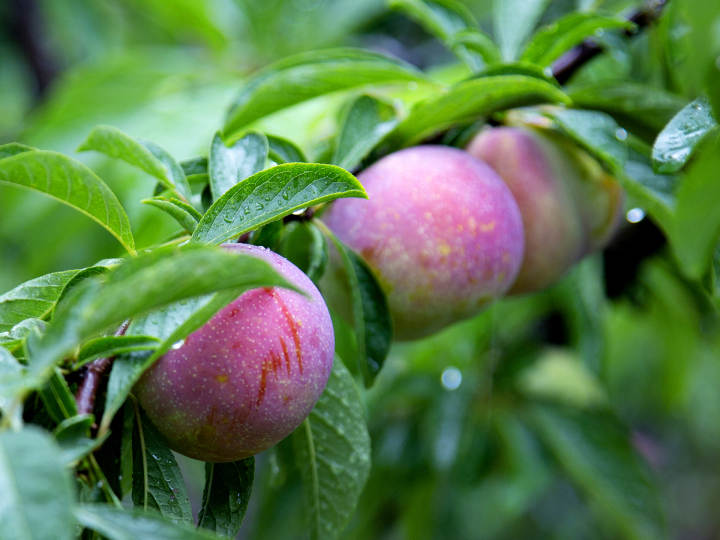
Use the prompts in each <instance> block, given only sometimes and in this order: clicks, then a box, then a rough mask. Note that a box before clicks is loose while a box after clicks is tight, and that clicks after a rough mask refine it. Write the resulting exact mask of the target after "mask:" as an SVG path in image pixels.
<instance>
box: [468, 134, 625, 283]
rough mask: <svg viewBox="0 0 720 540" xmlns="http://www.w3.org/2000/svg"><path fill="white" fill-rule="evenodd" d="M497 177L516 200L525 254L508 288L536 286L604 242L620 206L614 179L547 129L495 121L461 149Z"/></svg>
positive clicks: (552, 279) (557, 275) (550, 280)
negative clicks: (475, 158) (501, 124)
mask: <svg viewBox="0 0 720 540" xmlns="http://www.w3.org/2000/svg"><path fill="white" fill-rule="evenodd" d="M467 150H468V152H469V153H470V154H472V155H473V156H475V157H477V158H479V159H481V160H483V161H485V162H486V163H487V164H488V165H490V166H491V167H492V168H493V169H495V171H497V173H498V174H499V175H500V177H501V178H502V179H503V180H504V181H505V183H506V184H507V185H508V187H509V188H510V190H511V191H512V193H513V195H514V196H515V200H516V201H517V203H518V206H519V207H520V213H521V214H522V219H523V224H524V228H525V257H524V259H523V264H522V268H521V269H520V273H519V275H518V278H517V280H516V282H515V284H514V285H513V286H512V288H511V289H510V293H511V294H521V293H528V292H533V291H537V290H540V289H543V288H545V287H547V286H549V285H551V284H553V283H554V282H555V281H557V280H558V279H560V278H561V277H562V276H563V275H564V274H565V273H566V272H567V271H568V269H569V268H570V267H571V266H572V265H573V264H575V263H576V262H577V261H579V260H580V259H581V258H582V257H584V256H585V255H587V254H588V253H590V252H592V251H594V250H596V249H599V248H601V247H603V246H605V245H606V244H607V242H608V241H609V240H610V238H611V237H612V234H613V233H614V232H615V230H616V229H617V226H618V223H619V218H620V216H621V210H622V205H623V193H622V189H621V188H620V185H619V184H618V182H617V181H616V180H615V179H614V178H612V177H611V176H609V175H608V174H607V173H605V171H603V169H602V168H601V167H600V165H599V164H598V163H597V162H596V161H595V160H593V159H592V158H591V157H590V156H589V155H588V154H586V153H585V152H584V151H582V150H581V149H579V148H578V147H576V146H575V145H573V144H572V143H570V142H569V141H567V140H565V139H563V138H561V137H560V136H558V135H555V134H553V133H551V132H543V131H540V130H538V129H532V128H524V127H523V128H521V127H497V128H490V129H486V130H485V131H482V132H481V133H479V134H478V135H477V136H476V137H475V138H474V139H473V140H472V141H471V143H470V145H469V146H468V148H467Z"/></svg>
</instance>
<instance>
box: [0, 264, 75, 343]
mask: <svg viewBox="0 0 720 540" xmlns="http://www.w3.org/2000/svg"><path fill="white" fill-rule="evenodd" d="M77 273H78V270H66V271H64V272H54V273H52V274H46V275H44V276H40V277H37V278H35V279H31V280H30V281H26V282H25V283H21V284H20V285H18V286H17V287H15V288H14V289H12V290H10V291H8V292H6V293H5V294H2V295H0V332H7V331H10V330H11V329H12V328H13V327H14V326H15V325H16V324H18V323H20V322H22V321H24V320H25V319H30V318H35V319H42V318H44V317H46V316H47V315H48V314H49V313H50V312H51V311H52V309H53V308H54V307H55V303H56V302H57V300H58V299H59V298H60V293H61V292H62V290H63V287H65V285H66V284H67V283H68V281H70V280H71V279H72V278H73V277H74V276H75V275H76V274H77Z"/></svg>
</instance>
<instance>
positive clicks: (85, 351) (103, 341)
mask: <svg viewBox="0 0 720 540" xmlns="http://www.w3.org/2000/svg"><path fill="white" fill-rule="evenodd" d="M159 344H160V340H159V339H158V338H156V337H153V336H138V335H132V336H131V335H123V336H102V337H99V338H94V339H91V340H90V341H87V342H86V343H83V346H82V347H80V350H79V351H78V354H77V362H76V364H75V366H73V368H74V369H77V368H79V367H80V366H82V365H84V364H87V363H88V362H92V361H93V360H95V359H97V358H102V357H108V356H116V355H118V354H123V353H128V352H134V351H148V350H153V349H155V348H156V347H157V346H158V345H159Z"/></svg>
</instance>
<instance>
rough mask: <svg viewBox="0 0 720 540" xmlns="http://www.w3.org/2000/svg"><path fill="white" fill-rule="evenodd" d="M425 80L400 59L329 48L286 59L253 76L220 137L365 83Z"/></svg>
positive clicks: (236, 102)
mask: <svg viewBox="0 0 720 540" xmlns="http://www.w3.org/2000/svg"><path fill="white" fill-rule="evenodd" d="M406 81H427V79H425V77H424V76H423V74H422V73H421V72H420V71H418V70H416V69H415V68H413V67H412V66H410V65H409V64H406V63H404V62H402V61H400V60H397V59H394V58H390V57H387V56H383V55H381V54H378V53H373V52H369V51H364V50H361V49H328V50H323V51H313V52H308V53H301V54H298V55H296V56H291V57H289V58H285V59H283V60H280V61H279V62H276V63H274V64H271V65H270V66H268V67H267V68H265V69H263V70H262V71H261V72H259V73H258V74H257V75H255V76H254V77H252V78H251V79H250V80H249V81H248V82H247V83H246V84H245V86H244V88H243V89H242V90H241V92H240V95H239V96H238V97H237V98H236V99H235V101H234V102H233V104H232V107H231V108H230V112H229V114H228V118H227V121H226V123H225V127H224V128H223V136H224V137H225V139H231V138H232V137H233V136H234V135H235V134H236V133H238V132H239V131H240V130H241V129H242V128H243V127H245V126H247V125H248V124H250V123H251V122H254V121H255V120H257V119H259V118H262V117H264V116H267V115H269V114H272V113H274V112H276V111H279V110H281V109H284V108H286V107H290V106H291V105H295V104H297V103H301V102H302V101H306V100H308V99H312V98H314V97H317V96H321V95H324V94H329V93H331V92H337V91H339V90H347V89H350V88H356V87H358V86H365V85H369V84H388V83H393V82H406Z"/></svg>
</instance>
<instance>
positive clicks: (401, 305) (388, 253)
mask: <svg viewBox="0 0 720 540" xmlns="http://www.w3.org/2000/svg"><path fill="white" fill-rule="evenodd" d="M358 179H359V180H360V182H362V184H363V185H364V186H365V189H366V190H367V193H368V195H369V200H364V199H363V200H361V199H341V200H338V201H336V202H335V203H333V205H332V207H331V208H330V210H329V211H328V213H327V214H326V216H325V220H326V223H327V225H328V226H329V227H330V228H331V229H332V230H333V231H334V232H335V233H336V234H337V236H338V237H339V238H340V239H341V240H342V241H343V242H344V243H346V244H347V245H348V246H350V247H351V248H352V249H354V250H355V251H357V252H358V253H360V254H361V255H362V256H363V257H364V258H365V260H366V261H367V262H368V264H369V265H370V266H371V267H372V268H373V269H374V271H375V272H376V275H377V277H378V280H379V282H380V284H381V286H382V287H383V289H384V291H385V293H386V294H387V296H388V304H389V306H390V312H391V314H392V317H393V322H394V327H395V337H396V338H397V339H401V340H407V339H415V338H420V337H423V336H427V335H429V334H432V333H434V332H436V331H438V330H440V329H441V328H443V327H445V326H447V325H449V324H451V323H453V322H455V321H459V320H461V319H465V318H467V317H471V316H473V315H475V314H476V313H478V312H479V311H480V310H481V308H482V307H483V306H485V305H486V304H487V303H488V302H490V301H491V300H492V299H494V298H497V297H499V296H501V295H502V294H504V293H505V291H506V290H507V289H508V288H509V287H510V286H511V285H512V283H513V282H514V281H515V277H516V275H517V272H518V269H519V268H520V263H521V261H522V254H523V231H522V219H521V217H520V212H519V210H518V207H517V204H516V203H515V200H514V199H513V197H512V194H511V193H510V190H509V189H508V188H507V186H506V185H505V184H504V183H503V181H502V180H501V179H500V177H499V176H498V175H497V173H495V172H494V171H493V170H492V169H491V168H490V167H488V166H487V165H486V164H484V163H482V162H481V161H479V160H477V159H475V158H473V157H471V156H470V155H469V154H467V153H466V152H463V151H461V150H458V149H455V148H450V147H446V146H416V147H413V148H408V149H405V150H401V151H399V152H395V153H393V154H390V155H388V156H386V157H384V158H382V159H381V160H379V161H378V162H377V163H375V164H373V165H372V166H371V167H369V168H368V169H366V170H365V171H363V172H362V173H360V174H359V175H358Z"/></svg>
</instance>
